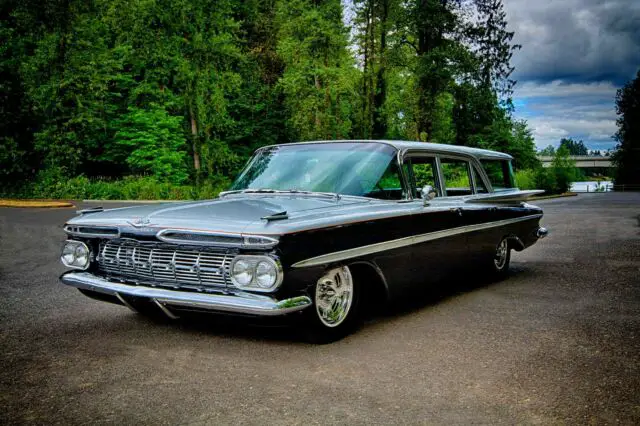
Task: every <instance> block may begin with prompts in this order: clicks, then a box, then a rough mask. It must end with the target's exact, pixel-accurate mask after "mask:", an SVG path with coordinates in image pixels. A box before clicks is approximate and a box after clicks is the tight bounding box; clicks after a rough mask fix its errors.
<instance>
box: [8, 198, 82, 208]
mask: <svg viewBox="0 0 640 426" xmlns="http://www.w3.org/2000/svg"><path fill="white" fill-rule="evenodd" d="M0 207H16V208H37V209H57V208H68V207H75V205H74V204H72V203H70V202H68V201H36V200H0Z"/></svg>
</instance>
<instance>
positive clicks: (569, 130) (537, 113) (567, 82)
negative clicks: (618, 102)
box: [504, 0, 640, 149]
mask: <svg viewBox="0 0 640 426" xmlns="http://www.w3.org/2000/svg"><path fill="white" fill-rule="evenodd" d="M504 4H505V9H506V12H507V19H508V22H509V27H510V29H511V30H512V31H514V32H515V36H514V42H515V43H519V44H521V45H522V49H520V50H519V51H517V52H515V53H514V56H513V59H512V64H513V65H514V66H515V68H516V70H515V72H514V74H513V77H514V78H515V79H516V80H518V85H517V86H516V91H515V93H514V103H515V105H516V113H515V115H516V116H517V117H519V118H525V119H526V120H527V121H528V122H529V124H530V126H531V128H532V129H533V134H534V136H535V138H536V145H537V146H538V147H544V146H547V145H549V144H553V145H556V146H557V145H558V143H559V142H560V139H561V138H563V137H571V138H575V139H582V140H583V141H584V142H585V143H586V144H587V146H589V147H591V148H593V149H612V148H614V147H615V141H614V140H613V139H612V138H611V136H612V135H613V134H614V133H615V132H616V130H617V128H616V114H615V94H616V90H617V89H618V88H619V87H621V86H622V85H623V84H624V83H625V82H627V81H628V80H630V79H631V78H633V77H634V76H635V74H636V72H637V70H638V68H639V67H640V24H639V23H640V1H638V0H560V1H558V0H504Z"/></svg>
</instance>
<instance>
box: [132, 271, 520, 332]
mask: <svg viewBox="0 0 640 426" xmlns="http://www.w3.org/2000/svg"><path fill="white" fill-rule="evenodd" d="M523 273H525V274H526V268H524V269H523V268H522V267H517V266H516V267H513V266H512V270H511V271H510V273H509V275H508V276H507V277H505V278H503V279H501V280H496V279H495V278H492V277H490V276H486V275H480V274H478V272H477V271H461V272H460V273H458V274H456V275H454V276H449V277H448V278H447V279H445V280H442V281H439V282H437V283H430V284H429V285H425V286H424V287H422V289H419V290H413V291H412V292H411V297H405V298H403V299H402V300H400V301H398V302H395V303H393V304H389V305H385V306H378V307H375V308H374V309H370V310H368V311H367V312H366V314H365V318H364V325H363V327H362V328H365V329H366V328H367V326H368V324H370V323H372V322H373V323H380V322H385V321H389V320H391V319H396V318H401V317H403V316H407V315H410V314H412V313H415V312H417V311H421V310H423V309H426V308H428V307H431V306H435V305H438V304H439V303H442V302H443V301H445V300H447V299H450V298H453V297H456V296H459V295H461V294H465V293H470V292H473V291H478V290H480V289H484V288H488V287H491V286H494V285H498V284H500V283H502V282H504V281H506V280H509V279H510V278H513V277H514V276H517V275H520V274H523ZM178 315H179V316H180V319H179V320H177V321H174V320H169V319H166V320H165V319H160V320H157V319H156V320H151V319H148V318H144V317H141V318H143V319H141V320H146V321H154V322H156V323H162V324H164V325H166V326H168V327H170V328H177V329H178V330H180V332H182V333H184V332H189V333H195V334H206V335H210V336H213V335H215V336H218V337H223V338H243V339H246V340H249V341H251V340H253V341H262V342H272V343H275V344H278V343H287V344H290V343H300V344H308V342H307V340H306V338H305V333H304V329H303V327H302V324H301V321H300V319H301V318H300V316H299V315H291V316H287V317H283V318H254V317H243V316H227V315H212V314H210V313H207V314H203V313H198V312H184V311H183V312H179V313H178ZM356 333H357V332H356Z"/></svg>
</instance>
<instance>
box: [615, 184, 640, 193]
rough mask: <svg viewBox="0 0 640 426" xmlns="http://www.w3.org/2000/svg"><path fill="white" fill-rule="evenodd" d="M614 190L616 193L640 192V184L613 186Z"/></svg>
mask: <svg viewBox="0 0 640 426" xmlns="http://www.w3.org/2000/svg"><path fill="white" fill-rule="evenodd" d="M613 190H614V191H620V192H625V191H640V184H637V183H631V184H625V183H622V184H620V185H613Z"/></svg>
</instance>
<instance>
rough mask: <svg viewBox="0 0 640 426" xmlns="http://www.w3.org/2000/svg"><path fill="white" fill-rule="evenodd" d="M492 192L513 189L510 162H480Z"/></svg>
mask: <svg viewBox="0 0 640 426" xmlns="http://www.w3.org/2000/svg"><path fill="white" fill-rule="evenodd" d="M480 163H481V164H482V167H484V171H485V172H486V173H487V176H488V177H489V182H491V186H492V187H493V190H494V191H504V190H507V189H511V188H515V184H514V178H513V170H512V169H511V162H510V161H508V160H480Z"/></svg>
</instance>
